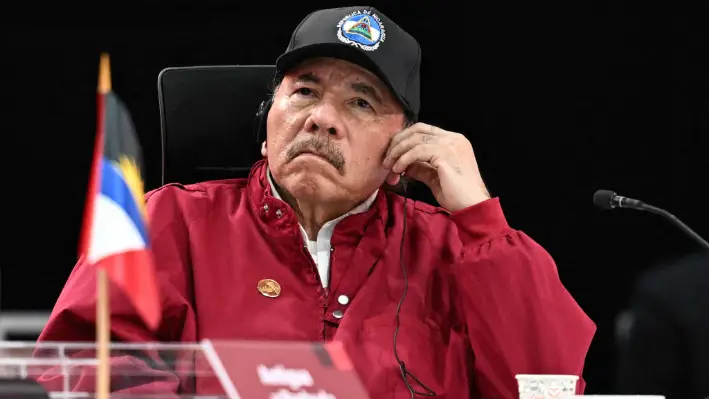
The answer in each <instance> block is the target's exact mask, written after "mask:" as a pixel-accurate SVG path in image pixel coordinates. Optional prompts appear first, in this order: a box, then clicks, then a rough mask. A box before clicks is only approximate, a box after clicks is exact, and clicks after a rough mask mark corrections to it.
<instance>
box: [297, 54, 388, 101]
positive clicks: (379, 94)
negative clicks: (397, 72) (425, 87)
mask: <svg viewBox="0 0 709 399" xmlns="http://www.w3.org/2000/svg"><path fill="white" fill-rule="evenodd" d="M285 79H286V80H288V81H289V82H291V83H294V84H296V83H313V84H324V85H336V84H346V85H349V86H350V87H351V88H352V89H353V90H355V91H357V92H360V93H362V94H366V95H369V96H371V97H373V98H374V99H375V100H377V101H378V102H381V103H385V102H394V103H397V101H396V99H395V97H394V96H393V94H392V93H391V91H390V90H389V88H388V87H387V86H386V85H385V84H384V82H382V81H381V80H380V79H379V78H378V77H377V76H376V75H374V74H373V73H371V72H370V71H368V70H366V69H365V68H363V67H361V66H359V65H357V64H354V63H351V62H349V61H344V60H339V59H335V58H315V59H310V60H306V61H303V62H302V63H300V64H299V65H297V66H295V67H293V68H292V69H291V70H289V71H288V72H287V73H286V74H285Z"/></svg>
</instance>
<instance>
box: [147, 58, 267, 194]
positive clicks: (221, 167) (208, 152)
mask: <svg viewBox="0 0 709 399" xmlns="http://www.w3.org/2000/svg"><path fill="white" fill-rule="evenodd" d="M274 75H275V66H273V65H229V66H194V67H178V68H167V69H164V70H163V71H162V72H160V75H159V76H158V100H159V104H160V124H161V130H162V152H163V153H162V184H167V183H173V182H178V183H183V184H189V183H195V182H199V181H206V180H218V179H226V178H235V177H246V176H248V173H249V170H250V169H251V166H252V165H253V164H254V162H256V161H257V160H259V159H260V158H261V153H260V143H258V142H257V138H256V133H255V132H256V129H255V123H254V122H255V116H256V112H257V111H258V107H259V105H260V104H261V102H262V101H263V100H265V99H266V98H267V96H268V95H269V93H268V90H269V89H270V86H271V85H272V84H273V78H274Z"/></svg>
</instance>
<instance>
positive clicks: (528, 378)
mask: <svg viewBox="0 0 709 399" xmlns="http://www.w3.org/2000/svg"><path fill="white" fill-rule="evenodd" d="M515 378H517V386H518V387H519V398H520V399H569V398H572V397H573V396H575V395H576V384H577V383H578V380H579V377H578V376H576V375H545V374H517V375H516V376H515Z"/></svg>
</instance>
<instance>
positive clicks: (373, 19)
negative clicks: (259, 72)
mask: <svg viewBox="0 0 709 399" xmlns="http://www.w3.org/2000/svg"><path fill="white" fill-rule="evenodd" d="M314 57H333V58H339V59H343V60H346V61H350V62H352V63H355V64H357V65H359V66H361V67H363V68H365V69H367V70H369V71H370V72H372V73H373V74H375V75H376V76H377V77H379V79H381V80H382V81H383V82H384V83H385V84H386V85H387V86H389V88H390V89H391V91H392V92H393V94H394V95H395V96H396V98H398V99H399V101H400V102H401V104H402V105H403V106H404V109H405V110H406V111H407V114H408V116H409V118H411V119H412V120H413V121H416V120H417V119H418V114H419V109H420V107H421V101H420V99H419V96H420V91H421V90H420V82H419V72H420V69H421V68H420V67H421V47H420V46H419V44H418V42H417V41H416V39H414V38H413V36H411V35H410V34H408V33H406V31H404V30H403V29H402V28H401V27H399V26H398V25H397V24H395V23H394V21H392V20H391V19H389V18H387V16H386V15H384V14H382V13H381V12H379V11H378V10H377V9H376V8H374V7H368V6H361V7H342V8H331V9H326V10H318V11H315V12H313V13H311V14H309V15H308V16H307V17H305V19H303V21H301V22H300V24H299V25H298V27H297V28H296V29H295V31H294V32H293V35H292V36H291V40H290V43H289V44H288V48H287V49H286V51H285V53H283V54H282V55H281V56H280V57H279V58H278V60H277V61H276V69H277V70H278V73H279V74H283V73H285V72H286V71H287V70H288V69H290V68H292V67H294V66H295V65H296V64H298V63H300V62H301V61H303V60H305V59H308V58H314Z"/></svg>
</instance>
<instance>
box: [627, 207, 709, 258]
mask: <svg viewBox="0 0 709 399" xmlns="http://www.w3.org/2000/svg"><path fill="white" fill-rule="evenodd" d="M636 209H640V210H643V211H647V212H650V213H654V214H655V215H660V216H662V217H664V218H666V219H668V220H669V221H670V222H672V223H674V224H675V226H677V227H679V229H680V230H682V231H684V232H685V233H686V234H687V235H689V236H690V237H692V238H693V239H694V240H695V241H696V242H698V243H699V245H701V246H702V247H703V248H704V249H705V250H707V251H709V242H707V241H706V240H705V239H703V238H702V237H701V236H700V235H699V234H697V233H696V232H695V231H694V230H692V229H691V228H689V226H687V225H686V224H684V223H683V222H682V221H681V220H679V218H677V216H675V215H673V214H671V213H669V212H667V211H666V210H664V209H661V208H658V207H655V206H652V205H648V204H645V203H643V204H642V205H640V206H638V207H637V208H636Z"/></svg>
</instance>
